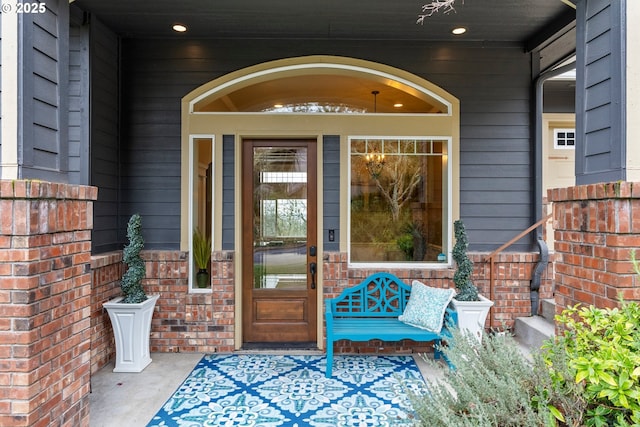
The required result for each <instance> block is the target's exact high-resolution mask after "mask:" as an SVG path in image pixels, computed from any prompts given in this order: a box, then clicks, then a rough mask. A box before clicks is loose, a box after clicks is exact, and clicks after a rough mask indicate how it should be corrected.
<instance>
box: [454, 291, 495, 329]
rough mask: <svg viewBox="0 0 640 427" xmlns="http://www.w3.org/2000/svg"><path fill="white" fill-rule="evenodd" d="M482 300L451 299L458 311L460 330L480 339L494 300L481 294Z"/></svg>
mask: <svg viewBox="0 0 640 427" xmlns="http://www.w3.org/2000/svg"><path fill="white" fill-rule="evenodd" d="M479 297H480V301H458V300H456V299H455V298H454V299H452V300H451V305H453V307H454V308H455V310H456V311H457V312H458V326H459V327H460V330H462V331H464V332H468V333H470V334H471V335H473V336H474V337H476V338H478V340H480V339H481V338H482V334H483V333H484V323H485V320H487V315H488V314H489V309H490V308H491V307H492V306H493V301H491V300H489V299H487V298H485V297H483V296H482V295H479Z"/></svg>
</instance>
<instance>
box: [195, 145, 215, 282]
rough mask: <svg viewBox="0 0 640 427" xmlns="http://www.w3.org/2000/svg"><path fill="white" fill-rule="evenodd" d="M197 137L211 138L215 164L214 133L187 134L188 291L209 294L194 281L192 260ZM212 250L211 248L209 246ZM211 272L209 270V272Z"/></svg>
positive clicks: (212, 158)
mask: <svg viewBox="0 0 640 427" xmlns="http://www.w3.org/2000/svg"><path fill="white" fill-rule="evenodd" d="M197 139H210V140H211V164H213V165H215V148H214V147H215V140H216V139H215V135H199V134H193V135H189V206H188V208H189V226H188V227H189V229H188V231H189V232H188V242H189V247H188V250H189V265H188V269H189V270H188V271H189V274H188V277H189V284H188V289H189V290H188V292H189V293H191V294H209V293H211V292H212V288H211V287H209V288H198V286H197V285H196V281H195V278H196V276H195V274H194V271H195V268H194V261H193V250H192V248H193V225H194V223H193V217H194V215H195V212H194V211H193V207H194V206H193V202H194V197H193V186H194V184H195V182H194V176H195V171H194V165H193V160H194V158H195V152H194V151H195V150H194V144H195V141H196V140H197ZM211 192H212V193H214V192H215V171H214V173H212V174H211ZM213 196H214V194H211V200H214V199H213ZM214 217H215V215H211V242H214V241H215V240H214V234H215V227H214ZM211 249H212V250H213V248H211ZM209 273H211V272H209Z"/></svg>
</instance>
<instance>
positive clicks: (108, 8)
mask: <svg viewBox="0 0 640 427" xmlns="http://www.w3.org/2000/svg"><path fill="white" fill-rule="evenodd" d="M425 3H427V0H346V1H345V0H268V1H265V0H242V1H239V0H215V1H214V0H154V1H153V2H150V1H148V0H109V1H105V0H76V1H75V4H77V5H78V6H80V7H81V8H82V9H84V10H85V11H88V12H91V13H93V14H95V15H96V16H98V17H99V18H100V19H101V20H102V21H103V22H104V23H106V24H107V25H108V26H109V27H110V28H112V29H113V30H114V31H115V32H116V33H118V34H120V35H122V36H124V37H131V38H142V37H145V38H146V37H212V38H285V39H368V40H372V39H373V40H425V41H447V40H465V41H471V40H473V41H489V42H493V41H496V42H510V43H521V44H523V46H524V47H525V48H528V49H532V48H535V47H536V46H537V44H538V43H539V42H541V41H542V40H544V39H546V38H547V37H546V36H548V35H550V34H553V33H555V32H556V31H558V30H560V29H562V28H564V27H565V26H566V25H568V24H569V23H571V22H572V21H573V19H574V18H575V10H574V9H573V8H572V7H570V6H569V5H568V4H567V3H569V1H568V0H457V1H456V3H455V12H451V13H447V14H444V13H442V12H440V13H438V14H436V15H434V16H433V17H431V18H427V19H426V20H425V24H424V25H417V24H416V19H417V17H418V14H419V13H420V12H421V7H422V5H423V4H425ZM174 23H182V24H184V25H186V26H187V27H188V29H189V30H188V32H187V33H186V34H177V33H175V32H174V31H173V30H172V29H171V26H172V25H173V24H174ZM458 26H464V27H467V28H468V32H467V33H466V34H465V35H463V36H454V35H452V34H451V29H452V28H454V27H458Z"/></svg>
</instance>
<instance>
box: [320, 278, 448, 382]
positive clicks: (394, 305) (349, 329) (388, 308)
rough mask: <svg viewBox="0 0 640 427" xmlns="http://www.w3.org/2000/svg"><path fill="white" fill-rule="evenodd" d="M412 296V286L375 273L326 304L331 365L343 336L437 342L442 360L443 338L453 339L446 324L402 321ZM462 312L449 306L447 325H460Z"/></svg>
mask: <svg viewBox="0 0 640 427" xmlns="http://www.w3.org/2000/svg"><path fill="white" fill-rule="evenodd" d="M410 295H411V286H409V285H407V284H405V283H403V282H402V281H401V280H400V279H399V278H397V277H396V276H394V275H393V274H389V273H375V274H372V275H371V276H369V277H367V278H366V279H365V280H364V281H363V282H362V283H360V284H358V285H356V286H353V287H351V288H348V289H345V290H343V291H342V293H341V294H340V295H339V296H338V297H336V298H333V299H328V300H327V302H326V306H325V319H326V323H327V368H326V371H325V375H326V376H327V378H330V377H331V374H332V369H333V344H334V343H335V342H336V341H338V340H341V339H347V340H351V341H369V340H372V339H380V340H383V341H400V340H403V339H410V340H414V341H421V342H430V341H433V342H434V358H435V359H439V358H440V357H441V356H442V354H441V353H440V351H439V348H438V347H439V345H440V342H441V340H443V339H447V338H450V335H449V332H448V331H447V329H446V327H443V328H442V330H441V331H440V332H439V333H435V332H431V331H427V330H425V329H420V328H416V327H414V326H410V325H407V324H405V323H403V322H401V321H399V320H398V316H399V315H401V314H402V313H403V312H404V309H405V306H406V305H407V302H408V301H409V296H410ZM457 323H458V315H457V313H456V312H455V311H454V310H451V309H450V308H447V311H446V314H445V319H444V325H449V324H453V325H457Z"/></svg>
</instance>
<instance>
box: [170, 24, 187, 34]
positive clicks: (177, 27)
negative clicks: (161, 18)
mask: <svg viewBox="0 0 640 427" xmlns="http://www.w3.org/2000/svg"><path fill="white" fill-rule="evenodd" d="M173 31H176V32H178V33H184V32H185V31H187V27H185V26H184V25H182V24H175V25H174V26H173Z"/></svg>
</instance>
